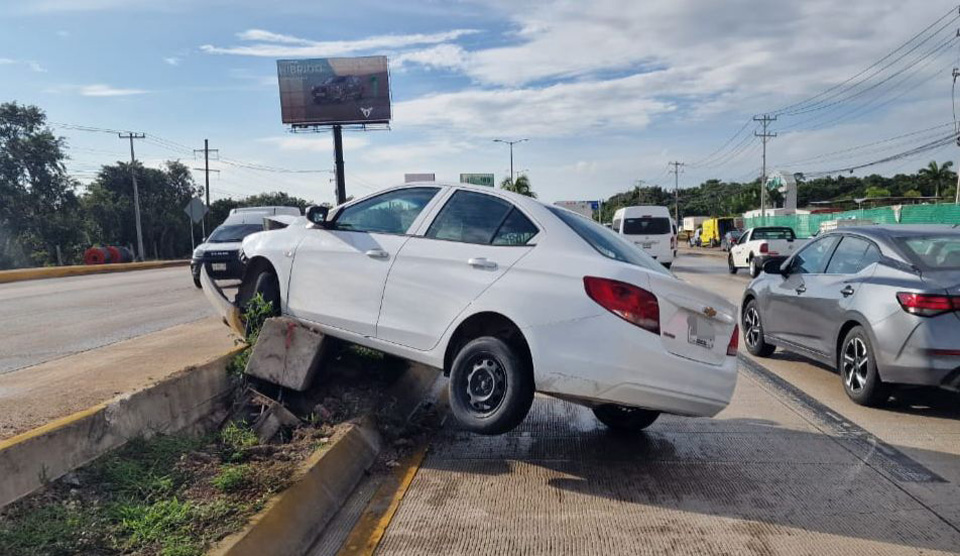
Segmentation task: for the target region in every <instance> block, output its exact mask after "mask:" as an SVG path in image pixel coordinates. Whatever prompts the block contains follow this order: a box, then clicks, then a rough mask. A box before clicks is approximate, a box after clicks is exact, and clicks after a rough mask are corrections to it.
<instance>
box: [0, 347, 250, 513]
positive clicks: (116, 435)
mask: <svg viewBox="0 0 960 556" xmlns="http://www.w3.org/2000/svg"><path fill="white" fill-rule="evenodd" d="M240 349H241V348H239V347H238V348H236V349H234V350H231V351H229V352H227V353H224V354H223V355H220V356H218V357H216V358H214V359H212V360H210V361H207V362H205V363H203V364H201V365H198V366H195V367H189V368H186V369H183V370H181V371H179V372H177V373H174V374H172V375H170V376H169V377H167V378H166V379H164V380H162V381H160V382H158V383H157V384H155V385H153V386H151V387H149V388H145V389H142V390H139V391H136V392H133V393H129V394H124V395H122V396H119V397H117V398H114V399H113V400H111V401H109V402H105V403H101V404H98V405H95V406H93V407H91V408H89V409H86V410H83V411H80V412H77V413H74V414H73V415H69V416H67V417H64V418H62V419H58V420H56V421H53V422H50V423H48V424H46V425H43V426H42V427H39V428H36V429H33V430H30V431H27V432H25V433H23V434H20V435H17V436H14V437H12V438H8V439H6V440H2V441H0V476H2V477H3V481H2V482H0V507H2V506H5V505H7V504H9V503H10V502H13V501H15V500H17V499H19V498H21V497H23V496H25V495H27V494H29V493H31V492H33V491H34V490H36V489H38V488H40V487H42V486H44V485H46V484H47V483H49V482H50V481H53V480H54V479H57V478H59V477H61V476H63V475H65V474H66V473H68V472H70V471H72V470H73V469H76V468H77V467H79V466H81V465H83V464H85V463H88V462H90V461H92V460H94V459H96V458H97V457H99V456H101V455H103V454H105V453H107V452H108V451H110V450H113V449H115V448H117V447H119V446H122V445H123V444H124V443H126V442H127V441H128V440H129V439H131V438H134V437H136V436H139V435H143V434H149V433H152V432H164V433H174V432H179V431H193V430H208V429H209V428H210V424H211V423H214V422H217V421H218V419H217V417H218V415H220V416H222V413H224V412H225V411H226V409H227V408H226V404H227V402H228V401H229V393H230V391H231V389H232V387H233V386H232V383H231V381H230V379H229V377H228V376H227V373H226V365H227V363H228V362H229V361H230V359H231V358H233V356H234V355H235V353H236V352H237V351H239V350H240Z"/></svg>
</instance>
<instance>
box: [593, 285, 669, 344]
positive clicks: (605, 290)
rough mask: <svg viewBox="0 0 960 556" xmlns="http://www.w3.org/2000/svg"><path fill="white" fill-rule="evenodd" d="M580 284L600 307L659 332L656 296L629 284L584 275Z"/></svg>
mask: <svg viewBox="0 0 960 556" xmlns="http://www.w3.org/2000/svg"><path fill="white" fill-rule="evenodd" d="M583 288H584V289H585V290H586V292H587V295H588V296H590V299H592V300H594V301H596V302H597V304H599V305H600V306H601V307H603V308H604V309H606V310H608V311H610V312H611V313H613V314H615V315H617V316H618V317H620V318H622V319H623V320H625V321H627V322H629V323H631V324H635V325H637V326H639V327H640V328H642V329H644V330H647V331H649V332H653V333H654V334H657V335H659V334H660V304H659V302H658V301H657V296H656V295H654V294H652V293H650V292H648V291H647V290H645V289H643V288H638V287H637V286H634V285H632V284H627V283H625V282H620V281H617V280H610V279H607V278H596V277H593V276H584V278H583Z"/></svg>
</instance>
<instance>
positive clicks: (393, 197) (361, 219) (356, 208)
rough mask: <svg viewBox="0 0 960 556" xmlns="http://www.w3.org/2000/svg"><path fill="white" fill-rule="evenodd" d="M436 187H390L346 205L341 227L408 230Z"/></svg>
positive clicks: (339, 221)
mask: <svg viewBox="0 0 960 556" xmlns="http://www.w3.org/2000/svg"><path fill="white" fill-rule="evenodd" d="M437 191H439V189H438V188H436V187H411V188H408V189H400V190H397V191H390V192H388V193H384V194H383V195H377V196H376V197H373V198H370V199H367V200H365V201H361V202H359V203H357V204H355V205H351V206H349V207H347V208H345V209H343V210H342V211H341V212H340V214H339V215H338V216H337V219H336V221H335V223H334V227H335V229H337V230H349V231H354V232H374V233H381V234H405V233H407V229H409V228H410V225H411V224H413V221H414V220H416V219H417V216H419V215H420V212H421V211H423V208H424V207H426V206H427V203H429V202H430V199H433V196H434V195H436V194H437Z"/></svg>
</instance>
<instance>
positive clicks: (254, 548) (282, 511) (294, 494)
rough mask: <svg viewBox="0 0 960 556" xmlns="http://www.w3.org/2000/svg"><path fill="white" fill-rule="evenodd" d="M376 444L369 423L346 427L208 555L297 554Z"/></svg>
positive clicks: (351, 486)
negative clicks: (297, 476) (278, 492)
mask: <svg viewBox="0 0 960 556" xmlns="http://www.w3.org/2000/svg"><path fill="white" fill-rule="evenodd" d="M381 444H382V440H381V438H380V433H379V432H378V431H377V429H376V426H374V424H373V423H372V422H371V421H364V422H362V423H360V424H353V423H351V424H349V425H347V429H346V431H344V432H343V433H341V434H340V435H339V436H337V437H335V438H334V439H333V441H332V443H331V444H330V445H329V447H327V448H325V449H322V450H318V451H317V452H316V453H314V454H313V455H312V456H310V458H309V459H308V460H307V461H306V462H304V465H303V467H302V470H301V475H300V477H299V478H298V479H297V480H296V482H295V483H294V484H292V485H290V486H289V487H288V488H287V489H286V490H284V491H283V492H281V493H280V494H278V495H277V496H275V497H273V498H272V499H271V500H270V501H268V502H267V504H266V507H265V508H264V510H263V511H261V512H260V513H259V514H257V516H255V517H254V518H253V520H252V521H251V522H250V523H248V524H247V526H246V527H245V528H244V529H243V530H242V531H240V532H239V533H235V534H233V535H231V536H229V537H227V538H225V539H224V540H222V541H221V542H220V543H219V544H218V545H217V546H216V547H215V548H214V549H213V550H211V551H210V552H208V554H209V555H211V556H247V555H251V554H270V555H273V556H281V555H291V556H292V555H300V554H303V553H304V552H306V550H307V549H308V548H310V545H311V544H312V543H313V541H314V539H315V538H316V537H317V535H319V534H320V532H321V531H323V528H324V527H326V525H327V523H328V522H329V521H330V519H332V518H333V516H334V514H336V513H337V511H339V510H340V506H342V505H343V502H344V501H345V500H346V499H347V498H348V497H349V496H350V493H351V492H353V489H354V487H356V485H357V483H358V482H360V479H361V478H362V477H363V474H364V473H365V472H366V470H367V469H368V468H369V467H370V466H371V465H372V464H373V461H374V460H375V459H376V457H377V455H378V454H379V453H380V448H381Z"/></svg>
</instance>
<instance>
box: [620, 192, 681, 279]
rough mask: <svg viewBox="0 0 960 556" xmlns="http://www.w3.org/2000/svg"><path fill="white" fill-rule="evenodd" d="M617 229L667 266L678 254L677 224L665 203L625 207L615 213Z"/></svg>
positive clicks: (625, 237) (668, 266)
mask: <svg viewBox="0 0 960 556" xmlns="http://www.w3.org/2000/svg"><path fill="white" fill-rule="evenodd" d="M612 228H613V231H615V232H617V233H618V234H620V235H622V236H623V237H624V239H627V240H629V241H632V242H633V243H635V244H636V245H637V247H639V248H641V249H643V250H644V251H645V252H646V253H647V254H648V255H650V256H651V257H653V258H654V259H656V260H657V261H658V262H660V264H662V265H663V266H665V267H667V268H670V265H672V264H673V260H674V259H675V258H676V256H677V233H676V224H675V223H674V222H673V219H672V218H671V217H670V209H668V208H667V207H661V206H636V207H624V208H621V209H618V210H617V211H616V212H615V213H613V225H612Z"/></svg>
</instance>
